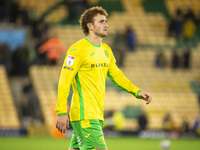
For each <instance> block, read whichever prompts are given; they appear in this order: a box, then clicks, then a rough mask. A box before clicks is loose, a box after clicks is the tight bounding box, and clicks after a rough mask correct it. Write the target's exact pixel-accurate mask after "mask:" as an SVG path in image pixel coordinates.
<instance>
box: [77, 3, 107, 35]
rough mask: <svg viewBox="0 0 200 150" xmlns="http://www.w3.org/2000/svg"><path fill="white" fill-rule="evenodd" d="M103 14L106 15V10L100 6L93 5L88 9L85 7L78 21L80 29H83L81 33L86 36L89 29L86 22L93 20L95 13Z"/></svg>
mask: <svg viewBox="0 0 200 150" xmlns="http://www.w3.org/2000/svg"><path fill="white" fill-rule="evenodd" d="M97 14H100V15H104V16H106V17H107V16H108V14H107V12H106V10H104V9H103V8H102V7H99V6H95V7H92V8H90V9H87V10H86V11H85V12H84V13H83V14H82V15H81V18H80V20H79V22H80V26H81V30H82V31H83V33H84V34H85V35H86V36H87V35H88V34H89V29H88V27H87V23H92V22H93V21H94V20H93V19H94V17H95V16H96V15H97Z"/></svg>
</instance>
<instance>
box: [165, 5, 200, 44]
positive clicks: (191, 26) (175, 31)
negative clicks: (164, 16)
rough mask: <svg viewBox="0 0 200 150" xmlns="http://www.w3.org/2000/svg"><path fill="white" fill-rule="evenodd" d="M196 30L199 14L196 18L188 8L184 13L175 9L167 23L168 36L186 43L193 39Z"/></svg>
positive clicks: (198, 26) (199, 26) (199, 25)
mask: <svg viewBox="0 0 200 150" xmlns="http://www.w3.org/2000/svg"><path fill="white" fill-rule="evenodd" d="M198 28H200V14H199V16H196V15H195V13H194V12H193V10H192V9H191V8H188V10H187V12H186V13H184V12H183V10H182V9H181V8H177V10H176V13H175V15H174V16H172V18H171V19H170V21H169V25H168V36H172V37H175V38H176V39H177V40H179V39H183V40H184V41H185V42H187V41H188V40H192V39H193V38H194V36H195V33H196V31H197V29H198Z"/></svg>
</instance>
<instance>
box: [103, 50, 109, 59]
mask: <svg viewBox="0 0 200 150" xmlns="http://www.w3.org/2000/svg"><path fill="white" fill-rule="evenodd" d="M104 53H105V55H106V57H107V58H109V53H108V51H107V50H104Z"/></svg>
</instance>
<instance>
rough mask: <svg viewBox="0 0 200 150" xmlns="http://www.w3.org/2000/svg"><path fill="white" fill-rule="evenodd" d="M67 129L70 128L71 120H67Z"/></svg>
mask: <svg viewBox="0 0 200 150" xmlns="http://www.w3.org/2000/svg"><path fill="white" fill-rule="evenodd" d="M67 128H69V120H67Z"/></svg>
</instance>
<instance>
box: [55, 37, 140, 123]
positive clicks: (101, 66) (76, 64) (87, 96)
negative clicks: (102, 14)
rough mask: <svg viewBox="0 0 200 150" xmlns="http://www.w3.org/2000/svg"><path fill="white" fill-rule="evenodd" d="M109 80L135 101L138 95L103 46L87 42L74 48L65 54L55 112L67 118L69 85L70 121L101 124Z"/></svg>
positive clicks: (81, 42) (135, 88) (104, 45)
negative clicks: (97, 120)
mask: <svg viewBox="0 0 200 150" xmlns="http://www.w3.org/2000/svg"><path fill="white" fill-rule="evenodd" d="M107 76H108V77H109V78H110V79H111V80H112V82H114V83H115V84H116V85H117V86H118V87H120V88H121V89H123V90H125V91H127V92H129V93H131V94H133V95H134V96H135V97H137V98H138V92H139V91H141V90H140V89H138V88H137V87H136V86H135V85H133V83H132V82H131V81H130V80H128V79H127V78H126V77H125V76H124V75H123V73H122V71H121V70H120V69H119V68H118V67H117V66H116V61H115V58H114V56H113V53H112V50H111V49H110V47H109V46H108V45H106V44H105V43H101V45H99V46H96V45H94V44H92V43H91V42H90V41H89V40H88V39H87V38H84V39H81V40H80V41H78V42H77V43H75V44H73V45H72V46H71V47H70V48H69V49H68V51H67V55H66V57H65V60H64V63H63V66H62V71H61V75H60V79H59V84H58V100H57V104H56V108H55V111H56V112H57V115H58V116H61V115H66V114H67V97H68V95H69V91H70V85H71V84H72V88H73V92H74V93H73V96H72V102H71V108H70V114H69V115H70V120H71V121H79V120H85V119H99V120H104V117H103V116H104V99H105V81H106V77H107Z"/></svg>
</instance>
